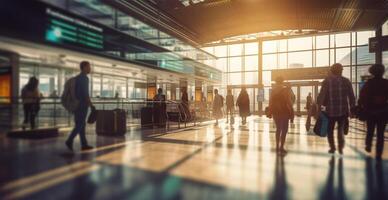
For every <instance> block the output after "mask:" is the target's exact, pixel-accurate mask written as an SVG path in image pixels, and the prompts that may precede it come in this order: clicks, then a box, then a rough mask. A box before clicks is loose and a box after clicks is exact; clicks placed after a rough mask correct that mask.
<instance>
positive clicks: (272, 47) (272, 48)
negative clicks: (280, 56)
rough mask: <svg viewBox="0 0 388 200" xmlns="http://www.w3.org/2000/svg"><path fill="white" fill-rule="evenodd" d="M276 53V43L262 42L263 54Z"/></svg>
mask: <svg viewBox="0 0 388 200" xmlns="http://www.w3.org/2000/svg"><path fill="white" fill-rule="evenodd" d="M274 52H277V43H276V41H264V42H263V53H274Z"/></svg>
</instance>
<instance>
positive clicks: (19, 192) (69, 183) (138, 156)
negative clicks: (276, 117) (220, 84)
mask: <svg viewBox="0 0 388 200" xmlns="http://www.w3.org/2000/svg"><path fill="white" fill-rule="evenodd" d="M304 123H305V119H304V118H297V119H296V120H295V124H294V125H293V126H292V127H291V128H290V132H289V134H288V136H287V149H288V154H287V155H286V156H284V157H281V156H276V153H275V152H274V148H273V147H274V143H275V135H274V127H273V123H272V121H271V120H270V119H267V118H264V117H251V118H250V119H249V121H248V124H247V125H246V126H240V125H239V124H238V121H237V122H236V124H235V125H234V126H230V125H228V124H226V123H225V122H222V123H220V125H219V126H214V125H212V124H202V125H201V126H198V127H191V128H187V129H184V130H180V131H172V132H168V133H164V134H161V133H160V131H150V130H148V131H140V130H135V129H133V130H131V131H130V132H129V133H128V134H127V135H126V136H125V137H102V136H95V135H94V134H93V131H92V130H90V131H89V133H88V140H89V142H90V143H91V144H92V145H94V146H97V148H96V149H94V150H90V151H85V152H80V151H79V150H78V149H77V148H78V146H79V143H78V141H77V142H76V143H75V147H77V148H76V149H77V150H76V151H75V153H74V154H73V153H70V152H69V151H68V150H67V149H66V148H65V146H64V144H63V143H64V141H65V138H66V135H63V136H61V137H59V138H55V139H45V140H21V139H8V138H6V137H4V134H2V135H1V136H0V143H1V145H0V162H1V165H0V199H212V200H213V199H240V200H241V199H388V189H387V188H388V161H387V160H388V150H387V149H388V138H387V139H386V142H385V144H386V150H385V152H384V159H385V160H384V161H383V162H382V163H381V164H377V163H376V162H375V161H374V159H373V153H372V154H371V155H370V156H371V157H370V156H369V155H368V154H365V152H364V151H363V147H364V145H363V144H364V137H365V133H364V131H363V130H364V129H365V127H364V125H363V124H362V123H361V122H355V121H352V122H351V128H350V132H351V133H350V134H349V135H348V136H347V137H346V147H345V150H344V155H343V156H340V155H338V154H336V155H330V154H328V153H327V150H328V145H327V142H326V139H325V138H320V137H318V136H314V135H312V134H309V133H307V132H306V131H305V128H304Z"/></svg>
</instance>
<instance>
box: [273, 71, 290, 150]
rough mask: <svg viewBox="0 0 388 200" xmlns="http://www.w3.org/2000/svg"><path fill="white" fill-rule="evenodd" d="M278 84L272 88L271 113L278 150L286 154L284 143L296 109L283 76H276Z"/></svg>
mask: <svg viewBox="0 0 388 200" xmlns="http://www.w3.org/2000/svg"><path fill="white" fill-rule="evenodd" d="M275 82H276V84H275V86H274V87H273V89H272V92H271V96H270V99H269V106H268V109H269V113H270V114H269V115H270V117H272V116H273V118H274V121H275V124H276V152H277V153H280V154H283V155H284V154H286V153H287V151H286V150H285V149H284V143H285V141H286V135H287V132H288V124H289V121H292V120H293V119H294V109H293V106H292V104H293V103H292V92H291V91H290V90H291V89H290V88H289V87H286V86H285V85H284V84H283V82H284V79H283V77H277V78H276V81H275Z"/></svg>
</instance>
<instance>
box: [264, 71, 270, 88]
mask: <svg viewBox="0 0 388 200" xmlns="http://www.w3.org/2000/svg"><path fill="white" fill-rule="evenodd" d="M263 85H264V86H271V71H263Z"/></svg>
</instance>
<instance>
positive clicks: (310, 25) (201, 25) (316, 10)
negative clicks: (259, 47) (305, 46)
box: [103, 0, 388, 45]
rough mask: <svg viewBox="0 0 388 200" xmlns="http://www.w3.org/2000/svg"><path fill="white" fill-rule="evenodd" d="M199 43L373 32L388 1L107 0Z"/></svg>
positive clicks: (386, 13) (387, 13)
mask: <svg viewBox="0 0 388 200" xmlns="http://www.w3.org/2000/svg"><path fill="white" fill-rule="evenodd" d="M103 1H104V2H105V3H107V4H110V5H112V6H115V7H116V8H118V9H120V10H121V11H123V12H126V13H128V14H130V15H133V16H135V17H137V18H138V19H139V20H142V21H144V22H145V23H149V24H150V25H152V26H154V27H155V28H158V29H161V30H163V31H165V32H167V33H169V34H171V35H174V36H176V37H178V38H181V39H182V40H185V41H186V42H189V43H191V44H194V45H202V44H205V43H209V42H213V41H218V40H222V39H223V38H228V37H233V36H238V35H245V34H252V33H260V32H267V31H281V30H310V31H311V32H312V33H314V32H319V31H330V32H339V31H350V30H373V29H376V27H378V26H380V25H381V24H382V23H384V21H385V20H386V19H387V17H388V0H114V1H111V0H103Z"/></svg>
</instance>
